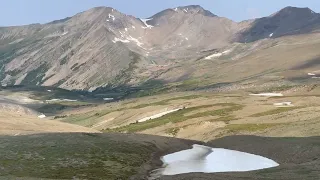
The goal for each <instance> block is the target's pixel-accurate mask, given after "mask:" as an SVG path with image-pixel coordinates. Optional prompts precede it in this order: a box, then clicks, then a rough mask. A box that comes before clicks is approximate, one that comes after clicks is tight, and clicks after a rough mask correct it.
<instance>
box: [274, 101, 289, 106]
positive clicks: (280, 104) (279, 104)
mask: <svg viewBox="0 0 320 180" xmlns="http://www.w3.org/2000/svg"><path fill="white" fill-rule="evenodd" d="M273 105H274V106H277V107H288V106H293V104H292V102H281V103H273Z"/></svg>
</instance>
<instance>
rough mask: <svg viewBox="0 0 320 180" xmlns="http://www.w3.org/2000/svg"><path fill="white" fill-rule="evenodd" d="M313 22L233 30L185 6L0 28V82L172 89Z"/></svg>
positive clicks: (244, 25)
mask: <svg viewBox="0 0 320 180" xmlns="http://www.w3.org/2000/svg"><path fill="white" fill-rule="evenodd" d="M319 17H320V15H319V14H317V13H314V12H313V11H312V10H310V9H308V8H294V7H287V8H284V9H282V10H280V11H279V12H277V13H275V14H273V15H271V16H268V17H264V18H260V19H255V20H249V21H245V22H240V23H236V22H234V21H232V20H229V19H227V18H223V17H219V16H217V15H215V14H213V13H211V12H210V11H208V10H205V9H204V8H202V7H201V6H197V5H191V6H181V7H177V8H172V9H166V10H164V11H161V12H159V13H157V14H155V15H153V16H151V17H149V18H147V19H140V18H136V17H133V16H130V15H126V14H123V13H121V12H119V11H117V10H116V9H113V8H110V7H97V8H93V9H90V10H88V11H85V12H82V13H79V14H76V15H75V16H72V17H68V18H65V19H62V20H56V21H53V22H50V23H47V24H32V25H27V26H17V27H1V28H0V81H1V84H2V85H18V84H22V85H41V86H56V87H60V88H65V89H77V90H89V91H92V90H95V89H96V88H98V87H104V86H112V87H117V86H121V85H127V86H140V85H141V84H143V83H145V82H148V81H149V80H153V79H158V80H161V81H163V82H165V83H168V82H178V81H181V80H184V79H185V78H187V77H189V76H190V75H191V74H193V73H194V72H195V71H196V69H197V67H194V66H193V65H192V63H191V62H194V61H196V60H199V59H202V58H204V57H206V56H208V55H210V54H212V53H217V52H218V53H219V52H220V51H221V52H222V51H223V50H226V49H230V48H235V47H238V45H239V43H240V46H244V45H243V44H242V43H247V42H255V41H259V40H263V39H266V38H277V37H281V36H286V35H292V34H302V33H309V32H314V31H317V30H318V29H319V23H320V18H319ZM258 47H260V45H259V46H258ZM261 47H262V45H261ZM253 51H255V49H250V50H248V51H244V50H242V51H241V53H239V54H237V55H236V56H235V57H232V59H237V58H239V57H243V56H246V55H248V54H250V53H252V52H253ZM223 52H224V51H223ZM226 52H228V50H227V51H226ZM188 62H190V63H191V66H190V65H188V66H186V65H185V63H188ZM179 68H180V69H179ZM174 69H176V70H175V71H174V72H173V70H174Z"/></svg>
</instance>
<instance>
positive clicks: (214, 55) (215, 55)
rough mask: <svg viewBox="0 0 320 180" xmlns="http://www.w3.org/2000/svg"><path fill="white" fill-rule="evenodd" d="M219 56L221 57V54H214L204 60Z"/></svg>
mask: <svg viewBox="0 0 320 180" xmlns="http://www.w3.org/2000/svg"><path fill="white" fill-rule="evenodd" d="M220 56H222V53H215V54H212V55H210V56H207V57H206V58H205V59H212V58H215V57H220Z"/></svg>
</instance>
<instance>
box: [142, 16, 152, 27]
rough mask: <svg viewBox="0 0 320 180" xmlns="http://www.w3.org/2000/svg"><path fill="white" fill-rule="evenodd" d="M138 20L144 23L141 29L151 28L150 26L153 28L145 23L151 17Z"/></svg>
mask: <svg viewBox="0 0 320 180" xmlns="http://www.w3.org/2000/svg"><path fill="white" fill-rule="evenodd" d="M140 20H141V21H142V22H143V24H144V25H145V27H142V28H143V29H146V28H149V29H151V28H153V26H152V25H149V24H147V21H150V20H152V18H151V19H140Z"/></svg>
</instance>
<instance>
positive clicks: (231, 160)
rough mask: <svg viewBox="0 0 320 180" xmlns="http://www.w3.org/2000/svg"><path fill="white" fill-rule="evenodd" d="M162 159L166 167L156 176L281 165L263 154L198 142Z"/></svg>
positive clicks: (249, 169)
mask: <svg viewBox="0 0 320 180" xmlns="http://www.w3.org/2000/svg"><path fill="white" fill-rule="evenodd" d="M161 160H162V161H163V166H164V167H163V168H161V169H158V170H155V171H154V172H153V174H154V175H156V176H161V175H176V174H184V173H192V172H202V173H216V172H246V171H253V170H259V169H266V168H271V167H276V166H279V164H278V163H277V162H275V161H273V160H271V159H268V158H265V157H262V156H258V155H254V154H249V153H245V152H240V151H234V150H228V149H222V148H211V147H207V146H202V145H197V144H195V145H193V148H192V149H187V150H183V151H179V152H176V153H172V154H168V155H166V156H163V157H162V158H161Z"/></svg>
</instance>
